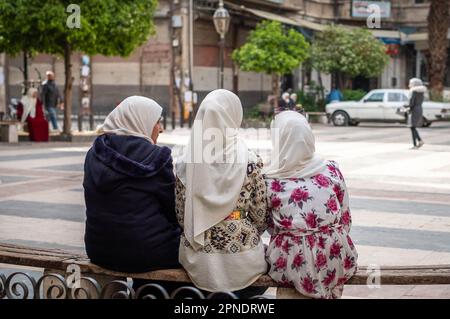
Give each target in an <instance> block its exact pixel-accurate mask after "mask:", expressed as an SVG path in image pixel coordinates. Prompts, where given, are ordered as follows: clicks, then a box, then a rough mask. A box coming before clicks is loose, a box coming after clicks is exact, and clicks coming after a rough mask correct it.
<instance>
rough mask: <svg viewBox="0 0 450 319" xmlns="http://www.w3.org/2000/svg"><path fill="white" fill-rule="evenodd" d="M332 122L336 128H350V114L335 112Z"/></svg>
mask: <svg viewBox="0 0 450 319" xmlns="http://www.w3.org/2000/svg"><path fill="white" fill-rule="evenodd" d="M331 120H332V122H333V125H334V126H348V123H349V122H350V118H349V116H348V114H347V113H345V112H343V111H337V112H334V113H333V116H332V119H331Z"/></svg>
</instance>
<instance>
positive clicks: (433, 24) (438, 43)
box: [428, 0, 450, 98]
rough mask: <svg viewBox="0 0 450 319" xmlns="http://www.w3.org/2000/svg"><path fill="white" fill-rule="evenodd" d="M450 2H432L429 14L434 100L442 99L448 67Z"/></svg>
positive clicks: (448, 0) (432, 0)
mask: <svg viewBox="0 0 450 319" xmlns="http://www.w3.org/2000/svg"><path fill="white" fill-rule="evenodd" d="M449 5H450V0H431V1H430V11H429V13H428V45H429V49H430V69H429V80H430V91H431V92H430V93H431V97H432V98H439V97H442V91H443V89H444V77H445V71H446V67H447V47H448V40H447V32H448V27H449V20H450V14H449Z"/></svg>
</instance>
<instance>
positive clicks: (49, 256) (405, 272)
mask: <svg viewBox="0 0 450 319" xmlns="http://www.w3.org/2000/svg"><path fill="white" fill-rule="evenodd" d="M0 264H8V265H18V266H28V267H35V268H44V269H45V271H44V275H45V276H48V277H46V278H43V279H45V280H42V281H40V282H38V283H33V285H35V286H36V287H37V288H36V290H39V289H38V288H39V285H43V286H44V290H45V289H46V288H45V287H47V288H48V287H51V286H52V285H56V284H57V282H58V281H59V282H61V281H64V280H67V277H68V276H70V274H71V273H70V272H67V269H68V267H69V266H70V267H72V268H73V267H74V266H75V267H79V269H80V270H81V274H82V276H86V277H89V278H91V279H95V281H96V283H93V282H92V281H91V282H89V281H88V280H86V282H85V283H84V288H85V289H86V290H87V291H89V294H90V296H91V297H92V296H93V295H95V294H98V295H99V297H100V296H101V295H102V294H103V288H105V287H106V286H111V284H116V285H119V286H120V285H122V286H123V287H125V285H127V283H126V278H134V279H148V280H158V281H175V282H183V283H186V285H187V286H188V285H190V286H192V283H191V281H190V279H189V277H188V275H187V274H186V272H185V271H184V270H183V269H166V270H157V271H151V272H146V273H123V272H116V271H111V270H107V269H104V268H101V267H99V266H97V265H94V264H92V263H91V262H90V261H89V259H88V258H87V256H86V255H83V254H75V253H71V252H67V251H63V250H58V249H40V248H30V247H26V246H18V245H10V244H0ZM11 268H14V267H13V266H12V267H11ZM377 271H379V276H380V277H379V279H380V284H382V285H437V284H450V265H436V266H396V267H381V268H380V269H379V270H377ZM373 275H374V272H373V270H372V269H369V268H367V267H360V268H359V269H358V271H357V273H356V274H355V275H354V276H353V277H352V278H351V279H350V280H349V281H348V282H347V283H346V284H347V285H366V284H368V283H369V284H371V283H372V282H371V279H372V278H373ZM45 276H44V277H45ZM6 281H7V278H6V276H5V275H4V274H2V270H1V269H0V299H1V290H2V286H3V290H5V289H4V286H5V282H6ZM2 282H3V284H2ZM88 286H89V287H88ZM253 286H260V287H280V285H279V284H278V283H277V282H275V281H273V280H272V279H271V278H270V277H269V276H267V275H264V276H261V277H260V278H259V279H258V280H257V281H256V282H255V283H254V284H253ZM41 287H42V286H41ZM129 288H131V287H129ZM125 289H128V288H125ZM283 289H285V290H288V292H289V290H291V292H292V293H293V294H294V295H295V290H294V289H293V288H283ZM131 290H132V289H130V291H131ZM131 295H133V296H134V292H133V293H129V296H131ZM284 295H285V296H289V293H284ZM134 297H135V296H134Z"/></svg>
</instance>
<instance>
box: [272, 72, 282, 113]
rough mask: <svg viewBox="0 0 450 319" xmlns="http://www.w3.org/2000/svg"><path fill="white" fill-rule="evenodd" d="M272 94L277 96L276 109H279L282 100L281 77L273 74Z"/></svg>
mask: <svg viewBox="0 0 450 319" xmlns="http://www.w3.org/2000/svg"><path fill="white" fill-rule="evenodd" d="M272 94H273V95H274V96H275V100H274V108H275V109H276V108H277V107H278V100H279V99H280V75H278V74H276V73H273V74H272Z"/></svg>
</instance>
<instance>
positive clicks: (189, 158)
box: [177, 90, 248, 250]
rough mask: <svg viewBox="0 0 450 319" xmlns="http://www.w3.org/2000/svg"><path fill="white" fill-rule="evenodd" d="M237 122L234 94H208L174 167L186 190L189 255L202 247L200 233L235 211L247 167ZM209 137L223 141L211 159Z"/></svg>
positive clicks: (239, 117)
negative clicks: (210, 134)
mask: <svg viewBox="0 0 450 319" xmlns="http://www.w3.org/2000/svg"><path fill="white" fill-rule="evenodd" d="M241 122H242V104H241V101H240V100H239V98H238V97H237V95H236V94H234V93H232V92H230V91H227V90H215V91H212V92H211V93H209V94H208V95H207V96H206V97H205V99H204V100H203V102H202V103H201V105H200V107H199V109H198V112H197V115H196V117H195V121H194V125H193V128H192V131H191V138H190V140H189V143H188V145H187V148H186V152H185V154H184V157H183V158H182V159H181V163H177V176H178V178H179V179H180V180H181V182H182V183H183V184H184V186H185V187H186V202H185V211H184V234H185V236H186V239H187V240H188V241H189V243H190V244H191V246H192V247H193V248H194V249H195V250H198V249H200V248H201V247H202V246H203V245H204V232H205V231H206V230H208V229H209V228H211V227H212V226H214V225H216V224H217V223H219V222H220V221H222V220H224V219H225V218H226V217H227V216H228V215H230V214H231V213H232V211H233V209H234V207H235V206H236V202H237V200H238V197H239V194H240V192H241V188H242V185H243V183H244V179H245V176H246V173H247V163H248V148H247V146H246V145H245V143H244V141H243V140H241V139H240V138H239V136H238V132H237V130H238V128H239V127H240V126H241ZM227 129H228V130H227ZM229 129H232V132H230V130H229ZM209 133H213V134H214V133H216V134H217V135H221V136H217V135H216V136H215V137H216V138H217V137H219V141H220V139H223V143H222V142H220V143H218V144H217V143H214V144H215V145H217V146H218V147H216V148H215V149H214V150H215V152H214V154H205V153H212V152H208V150H210V149H211V148H210V147H208V145H211V142H210V141H211V140H214V141H215V142H216V141H217V140H216V139H212V138H211V137H210V136H208V134H209ZM205 144H206V145H205ZM206 155H208V158H206ZM203 157H205V158H203ZM224 159H228V160H224Z"/></svg>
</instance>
